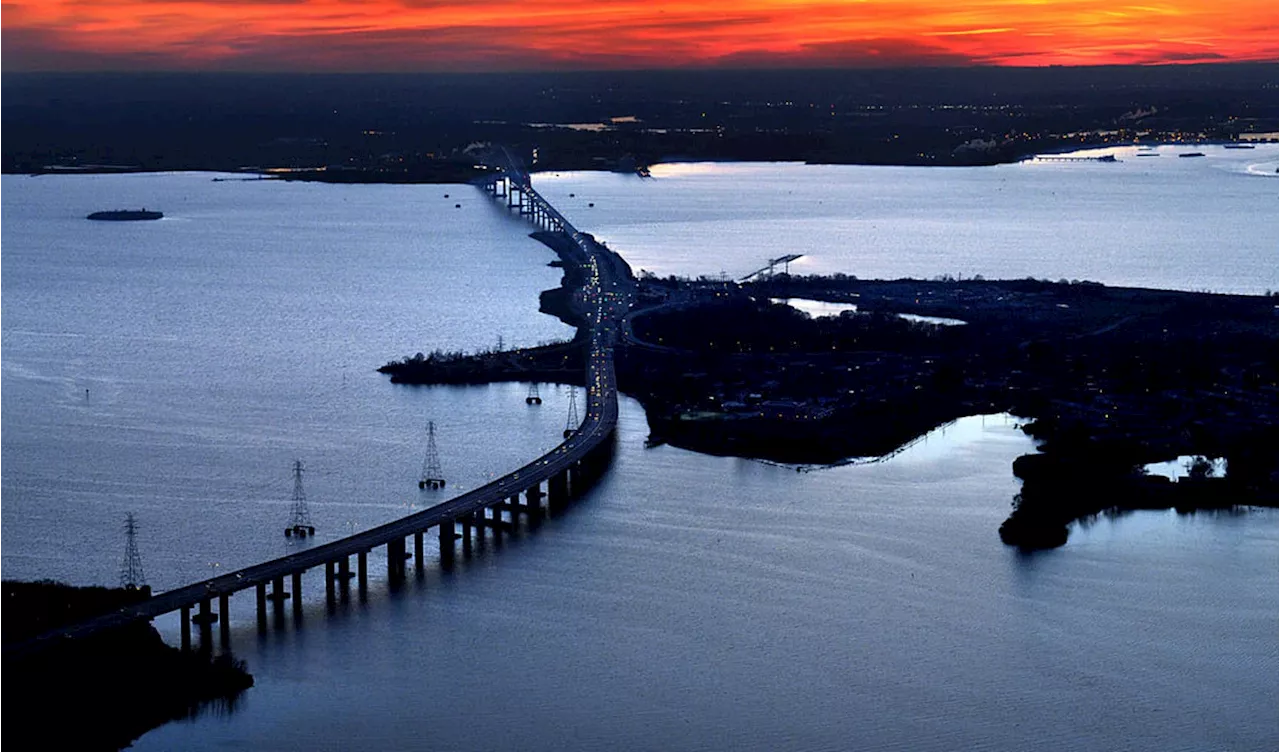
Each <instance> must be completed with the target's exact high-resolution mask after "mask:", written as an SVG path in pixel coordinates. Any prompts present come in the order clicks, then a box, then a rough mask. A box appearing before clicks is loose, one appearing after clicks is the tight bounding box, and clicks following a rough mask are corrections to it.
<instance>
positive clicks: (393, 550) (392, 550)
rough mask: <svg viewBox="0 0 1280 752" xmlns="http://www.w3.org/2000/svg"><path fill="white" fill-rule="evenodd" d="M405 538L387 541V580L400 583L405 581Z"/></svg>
mask: <svg viewBox="0 0 1280 752" xmlns="http://www.w3.org/2000/svg"><path fill="white" fill-rule="evenodd" d="M404 560H405V552H404V538H399V537H397V538H392V539H391V540H389V541H387V579H388V580H390V581H391V582H393V583H395V582H400V581H401V580H403V579H404Z"/></svg>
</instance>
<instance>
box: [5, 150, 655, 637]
mask: <svg viewBox="0 0 1280 752" xmlns="http://www.w3.org/2000/svg"><path fill="white" fill-rule="evenodd" d="M504 151H505V150H504ZM505 157H506V165H504V175H506V176H507V177H508V179H510V180H512V181H513V182H514V183H516V185H517V186H518V189H519V190H520V191H521V192H522V193H524V194H525V195H526V196H527V197H528V198H529V199H530V200H532V201H533V202H535V203H536V204H537V205H539V206H540V207H542V209H543V211H544V212H545V213H546V214H547V215H548V216H550V217H552V218H553V219H554V221H555V223H556V224H557V225H559V227H560V229H561V230H562V231H563V232H565V233H566V234H568V235H569V237H571V238H573V240H574V242H575V243H577V244H578V247H579V248H581V249H582V253H583V257H584V258H585V259H586V260H587V266H588V267H589V269H588V271H589V274H588V275H587V278H588V280H590V281H591V282H590V288H591V295H590V297H591V300H593V301H595V303H596V310H595V311H594V312H593V315H592V316H590V317H589V318H590V324H591V345H590V353H589V357H588V359H587V409H586V415H585V417H584V420H583V422H582V424H581V425H580V426H579V428H578V430H577V431H576V432H574V433H573V434H572V435H571V436H570V437H569V438H568V439H566V440H565V441H563V442H562V443H560V444H559V445H557V446H556V447H555V448H554V449H552V450H551V451H550V452H548V453H547V454H544V455H542V456H541V457H539V458H537V459H535V460H534V461H532V462H530V463H529V464H527V465H525V466H523V467H521V468H519V469H517V470H514V471H512V472H510V473H508V474H506V475H504V476H502V477H501V478H498V479H497V480H494V481H493V482H491V483H489V484H487V485H485V486H482V487H480V488H477V489H475V490H473V491H469V492H468V493H465V494H462V495H461V496H458V497H455V498H453V499H449V500H448V501H445V502H442V503H440V504H437V505H436V506H434V507H431V508H430V509H425V510H423V511H421V512H417V513H416V514H412V515H409V516H407V517H403V518H401V519H398V520H394V521H392V522H388V523H386V524H385V525H380V526H378V527H375V528H372V529H370V530H365V531H363V532H360V533H356V534H354V535H350V536H347V537H345V538H342V539H340V540H336V541H333V542H331V543H326V544H323V545H320V546H315V547H313V548H308V549H306V550H304V551H299V552H297V553H294V554H290V555H288V556H283V557H280V558H278V559H272V560H270V561H266V562H263V563H261V564H255V565H253V566H250V567H245V568H244V569H240V570H237V571H235V572H230V573H228V574H225V575H221V576H218V577H214V578H212V579H208V580H204V581H202V582H196V583H193V584H191V585H187V586H185V587H181V588H178V589H176V590H170V591H167V592H164V593H160V594H157V595H155V596H153V597H151V598H149V599H147V600H146V601H143V602H141V603H138V604H135V605H132V606H128V607H125V608H121V609H119V610H118V611H116V612H113V613H110V614H105V615H103V616H100V617H98V618H95V619H92V620H89V621H86V622H82V623H80V624H77V625H72V626H69V627H65V628H62V629H58V630H54V631H51V632H48V633H46V634H43V635H40V636H39V637H36V638H34V639H32V640H28V641H27V642H24V643H18V644H15V645H10V646H6V647H5V649H4V655H5V657H6V658H8V657H12V656H22V655H29V654H31V653H34V652H38V651H40V650H42V649H44V648H46V647H49V646H51V645H53V644H55V643H57V642H58V641H60V640H66V639H78V638H83V637H87V636H89V635H91V634H94V633H96V632H99V631H102V630H105V629H110V628H112V627H118V626H123V625H125V624H128V623H130V622H134V621H140V620H150V619H153V618H155V617H157V616H161V615H163V614H167V613H171V612H173V611H177V610H179V609H182V608H184V607H185V608H190V607H194V606H196V605H197V604H199V603H201V602H203V601H206V600H209V599H211V598H216V597H218V596H222V595H231V594H233V593H237V592H239V591H241V590H245V589H248V588H251V587H255V586H257V585H261V584H265V583H269V582H272V581H274V580H277V579H279V578H283V577H287V576H291V575H293V574H296V573H301V572H305V571H306V570H309V569H312V568H314V567H318V566H321V565H323V564H325V563H327V562H331V561H337V560H342V559H344V558H345V557H349V556H351V555H352V554H360V553H366V552H368V551H371V550H373V549H374V548H376V547H378V546H382V545H386V544H388V543H390V542H392V541H394V540H396V539H400V540H404V539H405V538H406V537H408V536H410V535H413V534H415V533H421V532H425V531H427V530H429V529H430V528H433V527H437V526H440V525H452V524H453V523H454V522H455V521H456V520H458V519H459V518H462V517H466V516H468V515H471V514H473V513H475V512H477V511H479V510H481V509H485V508H488V507H494V506H497V505H500V504H505V503H506V502H507V500H508V499H509V498H511V497H512V496H515V495H517V494H519V493H521V492H525V491H527V490H528V489H531V488H533V487H534V486H535V485H536V484H539V483H543V482H546V481H548V480H550V479H551V478H554V477H556V476H558V475H561V474H562V473H564V472H565V471H567V470H568V469H569V468H571V467H573V466H574V465H575V464H576V463H578V462H579V461H581V460H582V459H584V458H585V457H586V456H587V455H588V453H590V452H591V450H593V449H595V448H596V447H597V446H599V445H600V444H601V443H602V442H604V441H605V440H606V439H607V438H608V437H609V436H610V435H611V434H612V433H613V430H614V427H615V426H616V424H617V420H618V393H617V387H616V382H615V376H614V368H613V344H614V340H615V334H614V331H615V329H616V323H617V320H618V318H619V317H620V313H619V310H618V307H617V306H616V305H614V304H608V305H607V304H606V302H605V296H603V295H601V294H600V291H601V289H602V288H604V287H605V286H606V285H607V286H608V287H610V288H612V287H614V283H615V282H616V281H617V280H616V279H614V276H615V275H617V274H619V273H625V274H628V275H629V273H630V270H629V269H626V265H625V262H622V263H621V264H619V263H618V261H620V259H618V261H615V260H614V259H612V258H610V257H611V256H613V255H614V254H612V253H610V252H609V251H607V250H605V249H603V248H602V247H600V246H599V245H598V244H596V243H595V242H594V241H593V240H592V239H591V238H590V237H589V236H586V235H583V234H582V233H580V232H578V231H577V230H576V229H575V228H574V227H573V225H572V224H570V223H569V221H568V220H567V219H565V218H564V216H563V215H562V214H560V212H559V211H557V210H556V209H555V207H553V206H551V204H549V203H547V202H546V200H545V199H543V198H542V196H540V195H539V194H538V193H537V192H536V191H534V190H533V187H532V186H531V185H530V183H529V176H528V173H526V172H524V170H523V169H521V168H519V167H518V165H517V164H516V161H515V160H514V159H513V158H511V156H510V155H509V154H506V155H505Z"/></svg>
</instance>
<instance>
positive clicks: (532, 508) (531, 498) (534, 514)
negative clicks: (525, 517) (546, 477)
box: [524, 485, 542, 525]
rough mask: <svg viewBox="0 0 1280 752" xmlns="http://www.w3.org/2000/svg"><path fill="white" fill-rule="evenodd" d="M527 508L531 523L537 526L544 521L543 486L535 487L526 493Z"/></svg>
mask: <svg viewBox="0 0 1280 752" xmlns="http://www.w3.org/2000/svg"><path fill="white" fill-rule="evenodd" d="M524 498H525V508H526V509H528V510H529V522H530V523H531V524H534V525H537V524H538V523H539V522H541V521H542V486H540V485H535V486H533V487H532V488H529V489H528V490H526V491H525V492H524Z"/></svg>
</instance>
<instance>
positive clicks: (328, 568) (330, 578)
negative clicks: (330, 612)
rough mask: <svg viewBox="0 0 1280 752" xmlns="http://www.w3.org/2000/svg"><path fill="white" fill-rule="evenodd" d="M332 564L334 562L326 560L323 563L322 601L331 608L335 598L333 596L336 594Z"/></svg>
mask: <svg viewBox="0 0 1280 752" xmlns="http://www.w3.org/2000/svg"><path fill="white" fill-rule="evenodd" d="M333 564H334V563H333V562H332V561H326V562H325V563H324V603H325V605H326V606H329V607H331V608H332V607H333V603H334V601H335V600H337V598H336V597H335V596H336V594H335V593H334V589H335V588H334V579H335V576H334V573H333Z"/></svg>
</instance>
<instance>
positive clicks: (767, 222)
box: [534, 144, 1280, 293]
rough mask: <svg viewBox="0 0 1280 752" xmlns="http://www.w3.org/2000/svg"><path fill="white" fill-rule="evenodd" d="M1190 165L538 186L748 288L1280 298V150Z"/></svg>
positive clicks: (633, 246)
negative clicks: (1071, 287)
mask: <svg viewBox="0 0 1280 752" xmlns="http://www.w3.org/2000/svg"><path fill="white" fill-rule="evenodd" d="M1195 148H1196V149H1197V150H1199V151H1202V152H1203V153H1204V154H1205V156H1204V157H1201V158H1195V159H1183V158H1179V157H1177V156H1176V155H1177V154H1178V153H1180V152H1186V151H1190V150H1191V147H1173V146H1167V147H1161V148H1160V149H1159V150H1158V153H1159V154H1160V156H1159V157H1146V158H1138V157H1135V156H1134V155H1135V154H1136V153H1137V150H1136V148H1114V149H1100V150H1093V151H1088V152H1081V154H1084V155H1102V154H1114V155H1115V156H1117V157H1118V158H1119V159H1120V161H1119V162H1115V163H1099V162H1070V163H1063V162H1028V163H1023V164H1016V165H999V166H996V167H984V168H937V167H849V166H814V165H802V164H709V163H700V164H667V165H659V166H657V167H655V168H654V169H653V171H652V172H653V179H652V180H639V179H637V178H635V177H633V176H629V175H619V174H610V173H597V172H570V173H547V174H540V175H536V176H535V177H534V184H535V185H536V186H537V187H538V190H539V191H540V192H542V193H543V195H545V196H546V197H547V199H548V200H550V201H551V202H552V203H553V204H555V205H556V207H557V208H558V209H560V210H561V211H562V212H563V213H564V214H565V216H567V217H568V218H569V219H570V221H572V222H574V224H576V225H577V226H578V227H580V228H584V229H586V230H588V231H589V232H592V233H593V234H594V235H596V237H597V238H599V239H600V240H603V241H605V242H606V243H607V244H609V245H610V246H611V247H613V248H615V249H617V250H619V251H621V252H622V253H623V254H624V255H625V256H626V257H627V260H628V261H630V262H631V265H632V266H633V267H634V268H636V269H637V270H639V269H646V270H648V271H651V272H654V273H656V274H658V275H660V276H666V275H668V274H685V275H702V274H705V275H708V276H712V277H718V276H720V274H721V273H724V274H725V275H727V276H728V277H733V278H738V277H742V276H745V275H747V274H749V273H751V272H753V271H755V270H757V269H759V268H760V267H762V266H764V265H765V263H766V262H767V261H768V260H769V259H771V258H777V257H779V256H782V255H784V254H789V253H802V254H804V258H802V259H800V260H799V261H796V262H793V263H792V264H791V273H793V274H833V273H844V274H852V275H855V276H858V277H863V278H867V279H896V278H899V277H918V278H926V279H928V278H933V277H936V276H939V275H943V274H949V275H952V276H964V277H972V276H974V275H983V276H985V277H987V278H992V279H994V278H1022V277H1036V278H1040V279H1053V280H1057V279H1063V278H1065V279H1089V280H1094V281H1097V282H1102V283H1104V284H1110V285H1128V286H1135V287H1158V288H1168V289H1184V290H1213V291H1216V292H1248V293H1261V292H1263V291H1265V290H1275V289H1276V288H1277V287H1278V286H1280V285H1278V284H1277V265H1276V248H1277V247H1280V239H1278V235H1277V222H1276V202H1277V196H1278V192H1277V180H1276V172H1275V168H1276V165H1277V153H1278V150H1277V146H1276V145H1275V144H1265V145H1259V146H1258V147H1257V148H1256V149H1247V150H1230V149H1223V148H1222V147H1220V146H1201V147H1195ZM571 193H572V194H573V197H572V198H571V197H570V195H569V194H571ZM591 204H594V206H590V205H591Z"/></svg>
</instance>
